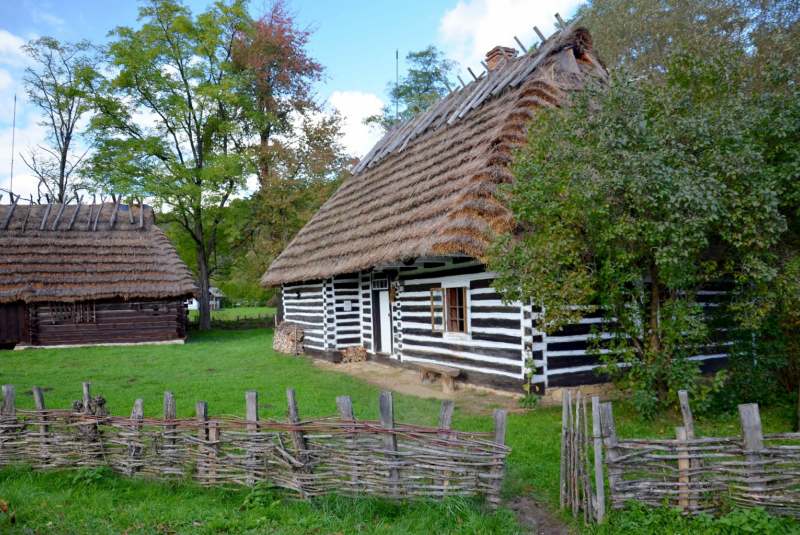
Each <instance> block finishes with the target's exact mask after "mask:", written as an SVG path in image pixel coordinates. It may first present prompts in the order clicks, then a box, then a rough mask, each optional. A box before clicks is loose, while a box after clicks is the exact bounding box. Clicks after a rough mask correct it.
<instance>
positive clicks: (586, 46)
mask: <svg viewBox="0 0 800 535" xmlns="http://www.w3.org/2000/svg"><path fill="white" fill-rule="evenodd" d="M587 76H591V77H593V79H594V80H595V81H596V82H597V83H599V84H600V85H604V84H606V83H607V80H608V73H607V71H606V70H605V66H604V65H603V63H602V61H601V60H600V59H599V57H598V56H597V54H596V52H595V50H594V46H593V43H592V37H591V35H590V34H589V32H588V31H587V30H585V29H583V28H577V29H574V28H569V29H568V30H567V31H565V32H563V33H559V34H556V35H554V36H553V37H551V38H550V39H548V40H547V42H545V43H543V44H542V46H540V47H539V49H537V51H535V52H531V53H529V54H526V55H523V56H520V57H518V58H515V59H511V60H510V61H506V62H504V63H503V65H502V66H499V67H496V68H495V69H494V70H492V71H491V72H490V73H489V74H488V76H484V77H482V78H480V79H479V80H478V81H476V82H473V83H471V84H469V85H468V86H466V87H465V88H463V89H461V90H459V91H456V92H453V93H451V94H450V95H448V96H447V97H445V98H444V99H442V100H441V101H439V102H438V103H436V104H434V105H433V106H432V107H431V108H430V109H428V110H427V111H425V112H424V113H421V114H420V115H419V116H417V117H416V118H415V119H413V120H411V121H409V122H407V123H404V124H402V125H398V126H396V127H395V128H394V129H392V130H391V131H389V132H388V133H387V134H386V135H385V136H384V138H383V139H382V140H381V141H379V142H378V144H376V146H375V148H373V149H372V151H370V153H369V154H367V156H365V157H364V159H363V160H362V161H361V163H359V165H358V166H357V167H356V168H355V170H354V174H353V176H351V177H350V178H349V179H348V180H347V181H345V183H344V184H342V186H341V187H340V188H339V189H338V190H337V191H336V193H334V195H333V196H332V197H331V198H330V199H329V200H328V201H327V202H326V203H325V204H324V205H323V206H322V208H321V209H320V210H319V212H318V213H317V214H316V215H315V216H314V217H313V218H312V219H311V221H310V222H309V223H308V224H307V225H306V226H305V228H303V230H301V231H300V232H299V233H298V235H297V236H296V237H295V239H294V240H293V241H292V243H291V244H289V246H288V247H287V248H286V250H285V251H284V252H283V253H282V254H281V255H280V256H279V257H278V258H277V259H276V260H275V261H274V262H273V263H272V265H271V266H270V268H269V270H268V271H267V272H266V273H265V274H264V276H263V277H262V279H261V284H262V285H264V286H276V285H279V284H283V283H288V282H295V281H304V280H309V279H319V278H325V277H330V276H333V275H338V274H343V273H352V272H356V271H359V270H362V269H369V268H373V267H376V266H385V265H388V264H392V263H395V262H399V261H406V260H410V259H413V258H419V257H424V256H430V255H438V254H442V255H447V254H459V253H461V254H466V255H469V256H474V257H477V258H481V256H482V255H483V254H484V253H485V251H486V247H487V244H488V241H487V234H489V233H491V232H503V231H507V230H510V229H513V226H514V221H513V217H512V215H511V214H510V212H509V211H508V210H507V209H506V208H505V207H504V206H503V205H502V204H501V203H500V202H499V201H498V199H497V197H496V195H495V193H496V190H497V187H498V185H500V184H504V183H508V182H510V181H511V180H512V179H513V177H512V175H511V172H510V171H509V164H510V163H511V161H512V154H513V151H514V150H515V149H517V148H519V147H520V146H522V144H523V143H524V142H525V139H526V138H525V132H526V126H527V124H528V123H529V122H530V121H532V120H533V119H534V117H535V109H537V108H544V107H552V106H557V105H560V104H561V103H562V102H563V101H564V99H565V97H566V96H567V95H568V93H569V92H571V91H576V90H579V89H581V88H582V87H584V85H585V83H586V77H587Z"/></svg>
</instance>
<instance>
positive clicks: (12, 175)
mask: <svg viewBox="0 0 800 535" xmlns="http://www.w3.org/2000/svg"><path fill="white" fill-rule="evenodd" d="M16 133H17V94H16V93H14V122H13V125H12V127H11V180H10V184H9V186H8V190H9V192H10V193H11V198H12V199H13V198H14V141H15V139H14V138H15V137H16Z"/></svg>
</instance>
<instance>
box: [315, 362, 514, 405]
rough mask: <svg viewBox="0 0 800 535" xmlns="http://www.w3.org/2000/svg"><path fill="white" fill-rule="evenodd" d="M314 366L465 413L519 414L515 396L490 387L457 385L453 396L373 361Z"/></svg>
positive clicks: (436, 384)
mask: <svg viewBox="0 0 800 535" xmlns="http://www.w3.org/2000/svg"><path fill="white" fill-rule="evenodd" d="M314 366H316V367H318V368H321V369H324V370H329V371H334V372H340V373H346V374H348V375H352V376H353V377H358V378H359V379H362V380H364V381H366V382H368V383H371V384H373V385H376V386H379V387H381V388H385V389H387V390H392V391H394V392H398V393H401V394H407V395H410V396H417V397H420V398H437V399H452V400H454V401H456V402H457V403H458V406H459V407H462V408H463V409H464V410H466V411H467V412H470V413H472V414H476V415H479V416H491V414H492V413H493V411H494V409H495V408H498V407H502V408H504V409H506V410H508V411H509V412H520V408H519V403H518V401H517V400H518V399H519V398H520V396H519V395H517V394H513V393H511V392H501V391H499V390H493V389H490V388H483V387H476V386H472V385H457V390H456V391H455V392H453V393H445V392H442V383H441V380H440V379H437V380H436V381H435V382H434V383H432V384H429V385H424V384H422V383H421V382H420V380H419V373H418V372H416V371H411V370H406V369H403V368H394V367H392V366H386V365H383V364H378V363H376V362H350V363H347V364H334V363H332V362H328V361H325V360H317V359H314Z"/></svg>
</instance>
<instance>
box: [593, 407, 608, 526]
mask: <svg viewBox="0 0 800 535" xmlns="http://www.w3.org/2000/svg"><path fill="white" fill-rule="evenodd" d="M592 438H593V440H594V486H595V495H596V500H595V518H596V519H597V523H598V524H602V523H603V519H604V518H605V516H606V493H605V478H604V477H603V432H602V431H601V430H600V396H592Z"/></svg>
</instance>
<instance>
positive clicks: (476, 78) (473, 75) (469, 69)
mask: <svg viewBox="0 0 800 535" xmlns="http://www.w3.org/2000/svg"><path fill="white" fill-rule="evenodd" d="M467 70H468V71H469V73H470V74H471V75H472V77H473V78H475V80H476V81H477V80H478V77H477V76H475V73H474V72H472V67H467Z"/></svg>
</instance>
